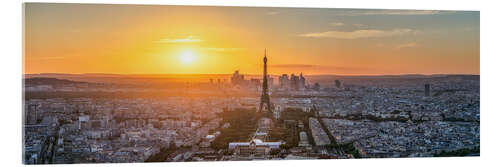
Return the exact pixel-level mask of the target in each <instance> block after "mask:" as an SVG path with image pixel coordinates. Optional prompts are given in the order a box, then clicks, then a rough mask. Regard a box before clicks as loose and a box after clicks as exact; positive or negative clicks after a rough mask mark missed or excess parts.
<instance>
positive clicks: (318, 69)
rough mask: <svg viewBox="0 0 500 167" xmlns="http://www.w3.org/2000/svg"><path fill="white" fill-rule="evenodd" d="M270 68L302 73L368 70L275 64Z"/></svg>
mask: <svg viewBox="0 0 500 167" xmlns="http://www.w3.org/2000/svg"><path fill="white" fill-rule="evenodd" d="M269 67H271V68H277V69H293V70H304V71H362V70H370V69H367V68H358V67H338V66H323V65H315V64H275V65H269Z"/></svg>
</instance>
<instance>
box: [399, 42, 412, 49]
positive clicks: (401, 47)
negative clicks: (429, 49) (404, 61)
mask: <svg viewBox="0 0 500 167" xmlns="http://www.w3.org/2000/svg"><path fill="white" fill-rule="evenodd" d="M413 47H417V43H415V42H411V43H405V44H400V45H397V46H396V49H403V48H413Z"/></svg>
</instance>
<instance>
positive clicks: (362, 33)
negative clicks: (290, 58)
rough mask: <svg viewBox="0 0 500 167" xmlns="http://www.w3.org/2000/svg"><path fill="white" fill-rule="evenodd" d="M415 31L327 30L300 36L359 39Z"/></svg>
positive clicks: (413, 31) (412, 31)
mask: <svg viewBox="0 0 500 167" xmlns="http://www.w3.org/2000/svg"><path fill="white" fill-rule="evenodd" d="M409 33H415V30H412V29H393V30H376V29H367V30H355V31H326V32H315V33H306V34H300V35H299V36H300V37H308V38H335V39H359V38H377V37H390V36H397V35H403V34H409Z"/></svg>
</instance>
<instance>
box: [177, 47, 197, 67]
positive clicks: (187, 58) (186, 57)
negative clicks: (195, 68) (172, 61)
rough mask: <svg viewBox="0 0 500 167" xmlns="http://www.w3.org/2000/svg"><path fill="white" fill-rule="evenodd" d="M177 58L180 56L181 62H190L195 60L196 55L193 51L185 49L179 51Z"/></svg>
mask: <svg viewBox="0 0 500 167" xmlns="http://www.w3.org/2000/svg"><path fill="white" fill-rule="evenodd" d="M179 58H180V60H181V62H182V63H184V64H192V63H193V62H194V61H195V59H196V56H195V54H194V53H193V51H191V50H186V51H183V52H181V54H180V57H179Z"/></svg>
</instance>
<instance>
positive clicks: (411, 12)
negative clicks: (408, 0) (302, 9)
mask: <svg viewBox="0 0 500 167" xmlns="http://www.w3.org/2000/svg"><path fill="white" fill-rule="evenodd" d="M447 13H455V11H439V10H351V11H342V12H341V13H338V14H337V15H341V16H368V15H402V16H409V15H436V14H447Z"/></svg>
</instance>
